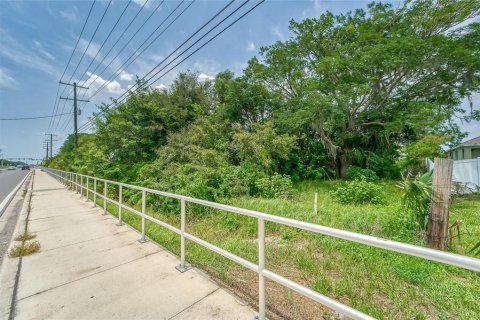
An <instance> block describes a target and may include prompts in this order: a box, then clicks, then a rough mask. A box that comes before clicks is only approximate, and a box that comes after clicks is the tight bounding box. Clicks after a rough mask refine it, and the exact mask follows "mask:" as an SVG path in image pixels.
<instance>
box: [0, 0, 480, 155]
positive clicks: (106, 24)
mask: <svg viewBox="0 0 480 320" xmlns="http://www.w3.org/2000/svg"><path fill="white" fill-rule="evenodd" d="M143 1H144V0H135V1H133V2H132V3H131V4H130V5H129V6H128V8H127V10H126V11H125V15H124V16H123V17H122V19H121V20H120V22H119V24H118V25H117V28H116V29H114V32H113V33H112V35H111V36H110V38H109V40H108V41H107V42H106V44H105V46H104V48H103V49H102V50H101V51H100V53H99V54H98V56H97V57H96V59H95V61H94V62H93V64H92V65H91V67H90V68H89V70H90V71H93V68H95V67H96V66H97V64H99V63H100V61H101V60H102V59H103V58H104V55H105V53H106V52H107V51H108V50H109V49H110V47H111V46H112V45H113V44H114V42H115V41H116V40H117V39H118V38H119V37H121V38H120V39H121V40H120V41H119V43H118V45H117V46H116V47H114V48H113V50H112V53H110V55H108V56H107V58H106V59H105V61H104V62H103V65H102V66H100V67H99V68H98V71H97V72H96V73H95V74H97V75H98V72H100V70H102V69H103V67H104V66H105V65H106V64H107V63H109V62H110V60H111V59H112V58H113V56H114V54H113V53H115V52H117V51H118V50H120V49H121V48H122V47H123V45H124V43H125V42H126V40H128V38H130V36H131V34H132V33H133V32H134V31H135V30H137V29H138V28H139V27H140V25H141V23H142V22H143V21H144V20H145V19H146V18H147V17H148V16H149V15H150V14H151V13H152V12H153V10H154V9H155V7H156V6H157V5H158V4H159V0H150V1H149V2H148V3H147V5H146V6H145V7H144V9H143V10H142V11H141V12H140V14H139V16H138V17H137V19H136V20H135V21H134V23H133V24H132V26H131V27H130V29H129V30H128V31H127V32H126V33H125V35H123V36H122V35H121V32H122V30H123V29H124V28H125V27H126V25H127V24H128V22H130V20H131V19H132V18H133V16H134V15H135V14H136V13H137V11H138V10H139V9H140V7H141V5H142V4H143ZM368 2H370V1H318V0H317V1H267V2H265V3H264V4H262V5H260V6H259V7H258V8H257V9H256V10H255V11H253V12H252V14H250V15H248V16H247V17H246V18H245V19H243V20H241V21H240V22H239V23H237V24H236V25H234V26H233V27H232V28H231V29H229V30H228V31H227V32H225V33H224V34H223V35H221V36H220V37H219V38H217V39H216V40H214V41H213V42H212V43H211V44H210V45H208V46H207V47H205V48H204V49H202V50H201V51H200V52H198V53H197V54H195V55H194V56H192V57H191V58H190V59H188V60H187V61H185V63H183V64H181V65H180V66H179V67H177V68H175V69H174V70H172V72H170V73H169V74H167V75H166V76H165V77H164V78H162V79H160V80H159V81H158V82H157V83H155V86H168V85H169V84H170V83H171V81H172V79H174V78H175V76H176V74H177V73H178V72H179V71H184V70H187V69H188V70H192V71H197V72H199V74H200V75H201V77H203V78H205V79H208V78H210V77H212V76H214V75H215V74H216V73H218V72H219V71H223V70H225V69H230V70H232V71H234V72H235V73H236V74H240V73H241V71H242V69H243V68H244V67H245V65H246V63H247V61H248V60H249V59H250V58H252V57H253V56H254V55H256V54H257V52H258V49H259V48H260V47H261V46H265V45H269V44H272V43H274V42H275V41H278V40H286V39H288V37H289V36H290V33H289V30H288V24H289V21H290V20H291V19H294V20H301V19H303V18H307V17H316V16H318V15H320V14H321V13H322V12H325V11H327V10H328V11H332V12H334V13H342V12H347V11H350V10H353V9H355V8H359V7H365V6H366V4H367V3H368ZM91 4H92V2H90V1H2V3H1V6H0V118H13V117H34V116H45V115H51V113H52V109H53V104H54V100H55V96H56V93H57V84H58V81H59V79H60V77H61V75H62V73H63V70H64V68H65V66H66V64H67V61H68V58H69V57H70V54H71V52H72V50H73V47H74V45H75V42H76V41H77V38H78V35H79V34H80V31H81V29H82V26H83V24H84V21H85V19H86V16H87V14H88V11H89V9H90V6H91ZM188 4H189V3H188V2H185V3H183V4H182V5H181V6H180V7H179V9H178V11H177V13H178V12H180V10H182V9H183V8H185V7H186V6H187V5H188ZM225 4H226V2H223V1H203V0H197V1H196V2H194V3H193V4H192V5H191V6H190V7H189V8H188V9H187V11H185V13H184V14H183V15H182V16H181V17H180V18H179V19H178V20H177V21H176V22H175V23H174V24H172V26H171V27H170V28H169V29H168V30H167V31H166V32H165V33H164V34H163V35H162V36H161V37H160V38H159V39H158V40H157V41H156V42H155V43H154V44H153V45H152V46H151V47H150V48H149V49H147V50H146V51H145V52H144V53H143V54H142V55H140V56H139V57H138V58H137V59H136V60H135V62H134V63H132V64H131V65H130V66H129V67H127V68H126V69H125V70H124V71H123V72H122V74H121V75H119V77H118V78H117V79H116V81H114V82H112V83H111V84H109V85H108V86H107V87H106V88H105V89H104V90H103V91H101V93H99V94H98V95H96V96H95V97H93V98H92V99H91V102H90V103H87V104H85V105H84V104H80V106H81V109H82V113H81V116H80V119H79V121H80V125H81V124H83V123H85V122H86V121H87V120H88V117H89V116H90V115H91V113H92V112H93V111H95V110H96V105H97V104H99V103H101V102H108V101H109V97H112V96H113V97H116V96H118V95H119V94H121V93H123V91H125V90H126V89H127V88H128V86H129V85H131V84H132V83H133V82H134V75H139V76H143V75H144V74H145V73H146V72H148V71H149V70H150V69H151V68H152V67H153V66H155V65H156V64H157V63H158V62H160V61H161V59H162V58H164V57H165V56H166V55H167V54H168V53H169V52H171V51H172V50H173V49H174V48H175V47H176V46H177V45H179V44H180V43H181V42H182V41H183V40H184V39H186V37H187V36H188V35H190V34H191V33H192V32H193V30H196V29H197V28H198V27H200V26H201V25H202V24H203V23H204V22H205V21H206V20H207V19H209V18H210V17H212V16H213V15H214V14H215V13H216V12H217V11H218V10H220V8H222V7H223V6H225ZM396 4H397V5H398V2H396ZM107 5H108V1H97V2H96V3H95V5H94V7H93V10H92V14H91V17H90V21H89V23H88V24H87V27H86V28H85V31H84V33H83V36H82V38H81V40H80V42H79V46H78V48H77V51H76V54H75V55H74V56H73V59H72V63H71V64H70V66H69V68H68V70H67V72H66V75H65V76H64V78H63V80H64V81H68V80H69V78H70V77H71V76H72V72H73V70H74V67H75V66H76V65H77V64H78V63H79V61H80V57H81V54H82V52H83V51H84V50H85V49H86V47H87V44H88V42H89V40H90V38H91V37H92V35H93V33H94V29H95V27H96V26H97V24H98V21H99V20H100V17H101V15H102V14H103V12H104V11H105V8H106V7H107ZM126 5H127V2H126V1H120V0H116V1H115V0H114V1H113V2H112V4H111V6H110V8H109V10H108V11H107V13H106V15H105V19H104V21H103V22H102V24H101V25H100V27H99V29H98V32H97V33H96V35H95V37H94V38H93V42H92V44H91V45H90V47H89V48H88V50H87V51H86V55H85V57H84V59H83V60H82V63H81V64H80V66H79V68H78V70H77V72H76V73H75V75H73V77H72V81H74V80H77V81H79V78H80V76H81V75H82V74H84V71H86V69H87V66H88V65H89V64H90V62H91V61H92V59H93V58H94V56H95V55H96V53H97V52H98V49H99V47H100V45H101V44H102V42H103V41H104V40H105V38H106V37H107V34H108V32H109V31H110V30H111V28H112V26H113V24H114V23H115V21H116V20H117V18H118V17H119V16H120V14H121V12H122V11H123V9H124V8H125V6H126ZM177 5H179V2H178V1H165V2H164V3H163V4H162V6H161V7H160V10H158V11H156V12H155V13H154V15H153V16H152V18H151V19H150V20H149V21H148V23H147V24H146V25H145V26H144V27H143V28H142V29H141V30H140V32H139V33H138V35H137V36H136V37H135V38H134V39H133V41H132V42H131V43H130V44H129V45H127V46H126V48H125V50H124V51H123V52H122V53H121V54H120V55H119V57H118V58H117V59H115V60H114V61H113V62H112V66H111V67H110V68H108V69H107V71H106V72H105V73H104V74H102V75H100V78H98V80H97V81H96V82H95V83H93V84H91V85H90V87H91V89H90V91H89V92H90V94H91V93H93V92H95V89H98V87H99V85H100V84H101V83H102V81H104V80H106V79H108V78H109V76H110V75H111V74H112V73H113V72H114V71H115V70H117V68H118V67H119V66H121V64H122V63H123V62H124V61H125V59H126V58H127V57H129V56H130V55H131V54H132V53H133V52H134V51H135V49H137V48H138V46H139V45H140V44H141V43H142V42H143V41H144V39H145V38H146V37H147V36H148V35H149V34H150V32H152V31H153V30H154V29H155V28H156V27H157V25H158V24H159V22H160V21H161V20H162V19H164V18H165V17H166V16H167V15H168V14H170V12H171V11H172V10H173V9H174V8H175V7H176V6H177ZM237 5H238V4H234V5H232V6H231V8H233V7H236V6H237ZM249 6H252V4H249V5H247V6H246V7H249ZM169 21H171V20H169ZM165 25H166V24H165ZM165 25H164V26H165ZM160 30H162V29H160ZM95 77H96V76H95V75H90V74H86V75H85V76H84V77H83V78H82V79H80V81H79V82H80V83H83V82H84V81H87V83H90V82H91V81H92V80H93V79H94V78H95ZM88 79H90V80H88ZM60 91H61V92H62V91H63V87H61V90H60ZM80 93H81V94H80V96H83V94H82V92H81V91H80ZM69 94H70V89H67V90H65V92H64V93H63V95H64V96H66V95H69ZM87 97H88V96H87ZM476 98H478V97H476ZM477 100H478V99H477ZM71 108H72V103H71V102H67V103H66V104H65V105H64V103H63V102H62V103H60V104H59V109H58V111H57V113H67V112H71ZM55 119H56V121H55V122H53V123H51V121H50V119H40V120H28V121H0V149H3V154H4V157H7V158H8V157H22V158H23V157H33V158H42V157H43V156H44V155H45V151H44V150H43V141H44V139H45V132H46V131H47V130H48V129H49V128H50V127H51V126H53V129H55V130H54V132H55V133H56V134H58V137H57V139H58V140H59V141H58V142H56V143H55V144H54V146H55V147H54V150H58V148H59V147H60V145H61V144H62V143H63V140H64V139H65V137H66V136H67V135H68V134H69V133H71V132H72V130H73V128H72V127H73V124H72V121H69V119H70V116H62V117H58V118H55ZM463 129H464V130H465V131H470V132H471V134H470V136H475V135H479V134H480V125H479V124H478V123H472V124H469V125H464V126H463Z"/></svg>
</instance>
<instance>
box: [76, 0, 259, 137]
mask: <svg viewBox="0 0 480 320" xmlns="http://www.w3.org/2000/svg"><path fill="white" fill-rule="evenodd" d="M248 1H249V0H247V1H246V2H248ZM263 2H265V0H262V1H260V2H258V3H257V4H256V5H255V6H253V7H252V8H250V9H249V10H248V11H246V12H245V13H244V14H242V15H241V16H240V17H238V18H237V19H236V20H234V21H233V22H232V23H230V24H229V25H228V26H226V27H225V28H223V29H222V30H221V31H220V32H218V33H217V34H215V35H214V36H213V37H211V38H210V39H209V40H207V41H206V42H205V43H204V44H202V45H201V46H200V47H199V48H197V49H196V50H195V51H193V52H192V53H190V54H189V55H188V56H187V57H185V58H184V59H182V60H181V61H180V62H178V63H177V64H176V65H175V66H173V67H172V68H170V69H169V70H167V71H166V72H164V73H163V74H162V75H160V76H159V77H157V78H156V79H155V80H154V81H153V82H151V83H154V82H156V81H158V80H159V79H160V78H161V77H163V76H165V75H166V74H167V73H169V72H170V71H171V70H173V69H174V68H175V67H177V66H178V65H179V64H181V63H182V62H184V61H185V60H186V59H188V58H189V57H191V56H192V55H193V54H195V53H196V52H198V51H199V50H201V49H202V48H203V47H205V46H206V45H207V44H209V43H210V42H211V41H213V40H214V39H215V38H217V37H218V36H220V35H221V34H222V33H223V32H225V31H226V30H227V29H229V28H230V27H231V26H233V25H234V24H235V23H237V22H238V21H239V20H241V19H242V18H244V17H245V16H246V15H248V14H249V13H250V12H252V11H253V10H254V9H256V8H257V7H258V6H259V5H260V4H262V3H263ZM244 4H245V3H244ZM237 9H238V8H237ZM202 38H203V37H202ZM154 69H155V68H154ZM160 71H161V70H160ZM158 73H159V72H157V73H156V74H158ZM156 74H155V75H156ZM155 75H153V76H155ZM151 78H152V77H150V79H151ZM151 83H150V84H151ZM134 87H135V86H132V88H130V89H128V90H127V91H125V92H124V93H123V94H122V95H121V96H120V97H119V98H117V99H116V100H115V101H113V102H112V103H111V104H110V105H108V106H106V108H105V109H104V110H103V111H101V112H99V113H98V114H96V115H95V116H94V117H93V118H91V119H90V120H89V121H87V122H86V123H85V124H84V125H82V126H81V127H80V129H79V130H80V131H85V130H88V129H90V128H91V127H92V126H93V124H94V120H95V118H98V117H100V116H102V115H103V114H105V113H106V112H107V111H109V108H110V107H111V106H113V105H114V104H118V103H121V101H123V100H125V99H126V98H127V97H128V96H127V97H125V98H123V99H122V100H119V99H120V98H121V97H123V96H124V95H125V94H126V93H129V92H131V91H132V90H133V89H134Z"/></svg>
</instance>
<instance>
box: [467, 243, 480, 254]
mask: <svg viewBox="0 0 480 320" xmlns="http://www.w3.org/2000/svg"><path fill="white" fill-rule="evenodd" d="M469 252H470V253H472V254H473V255H475V256H480V241H479V242H478V243H477V244H476V245H474V246H473V248H472V249H471V250H470V251H469Z"/></svg>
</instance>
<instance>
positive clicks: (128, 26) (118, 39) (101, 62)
mask: <svg viewBox="0 0 480 320" xmlns="http://www.w3.org/2000/svg"><path fill="white" fill-rule="evenodd" d="M147 3H148V0H146V1H145V2H144V3H143V5H142V6H141V7H140V9H139V10H138V11H137V13H136V14H135V16H134V17H133V18H132V19H131V20H130V22H129V23H128V25H127V27H126V28H125V30H123V32H122V33H121V34H120V36H119V37H118V38H117V40H116V41H115V43H114V44H113V46H111V47H110V49H109V50H108V52H107V53H106V54H105V55H104V56H103V58H102V60H101V61H100V62H99V63H98V64H97V66H96V67H95V69H93V71H92V74H95V71H97V69H98V68H99V67H100V66H101V65H102V64H103V62H104V61H105V59H106V58H107V57H108V55H109V54H110V52H112V50H113V48H115V47H116V45H117V44H118V42H119V41H120V40H121V39H122V38H123V36H124V35H125V34H126V32H127V30H128V29H129V28H130V26H131V25H132V24H133V22H134V21H135V20H136V19H137V17H138V15H139V14H140V12H141V11H142V10H143V8H144V7H145V6H146V5H147ZM160 4H161V3H160ZM155 11H156V9H155V10H154V11H153V12H155ZM147 20H148V19H147ZM137 31H138V30H137ZM127 42H128V41H127ZM114 60H115V58H114V59H112V61H114ZM112 61H111V62H110V64H111V63H112ZM107 67H108V66H107ZM97 79H98V77H97ZM86 82H87V81H84V82H83V83H82V86H83V85H85V83H86ZM82 98H83V97H82Z"/></svg>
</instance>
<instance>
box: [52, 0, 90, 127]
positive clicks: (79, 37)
mask: <svg viewBox="0 0 480 320" xmlns="http://www.w3.org/2000/svg"><path fill="white" fill-rule="evenodd" d="M94 5H95V0H94V1H93V2H92V5H91V6H90V10H89V11H88V15H87V18H86V19H85V22H84V24H83V27H82V31H80V35H79V36H78V39H77V42H76V43H75V47H74V48H73V50H72V54H71V55H70V58H68V62H67V65H66V66H65V69H64V70H63V73H62V76H61V77H60V81H61V80H62V79H63V76H64V75H65V72H67V69H68V66H69V65H70V62H71V60H72V57H73V55H74V53H75V51H76V50H77V46H78V43H79V42H80V39H81V38H82V35H83V31H84V30H85V27H86V26H87V23H88V20H89V19H90V14H91V13H92V10H93V6H94ZM59 91H60V84H58V85H57V93H56V95H55V100H54V103H53V110H52V116H53V115H54V114H55V112H57V106H58V104H57V99H58V93H59ZM51 127H52V120H50V123H49V124H48V130H47V131H50V129H51Z"/></svg>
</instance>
